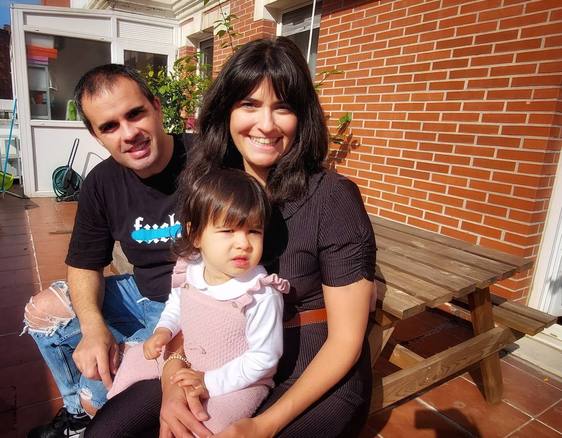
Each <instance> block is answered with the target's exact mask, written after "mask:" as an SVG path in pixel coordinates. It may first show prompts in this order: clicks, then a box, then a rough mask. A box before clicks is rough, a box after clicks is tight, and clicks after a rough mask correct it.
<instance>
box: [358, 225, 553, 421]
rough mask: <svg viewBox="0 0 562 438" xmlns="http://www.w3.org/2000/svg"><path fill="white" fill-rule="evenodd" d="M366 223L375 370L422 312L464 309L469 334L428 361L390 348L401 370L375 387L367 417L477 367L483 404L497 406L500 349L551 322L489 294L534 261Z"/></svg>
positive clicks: (404, 228)
mask: <svg viewBox="0 0 562 438" xmlns="http://www.w3.org/2000/svg"><path fill="white" fill-rule="evenodd" d="M371 222H372V225H373V229H374V231H375V238H376V243H377V248H378V251H377V271H376V280H375V283H376V285H377V293H378V301H377V310H376V312H374V313H373V314H372V320H373V327H372V329H371V331H370V334H369V342H370V344H371V355H372V362H373V365H374V364H375V361H376V359H377V358H378V356H379V355H380V353H381V351H382V349H383V348H384V347H385V345H386V344H387V342H388V341H389V339H390V337H391V335H392V332H393V330H394V328H395V326H396V324H397V323H398V322H399V321H401V320H404V319H407V318H409V317H411V316H413V315H416V314H418V313H420V312H423V311H425V310H426V309H427V308H436V307H440V306H441V307H442V306H443V305H446V304H447V303H452V304H454V305H455V306H461V307H463V306H464V307H465V308H466V309H467V310H468V312H469V313H468V312H467V314H468V315H469V318H468V319H470V320H471V322H472V326H473V332H474V337H472V338H470V339H469V340H466V341H464V342H462V343H460V344H458V345H456V346H454V347H451V348H449V349H447V350H445V351H443V352H440V353H438V354H436V355H434V356H432V357H429V358H423V357H421V356H419V355H417V354H416V353H414V352H412V351H410V350H408V349H407V348H405V347H403V346H401V345H399V344H396V345H395V347H394V350H393V352H392V354H391V356H390V361H391V362H392V363H394V364H395V365H398V366H399V367H400V368H402V369H401V370H400V371H397V372H395V373H393V374H391V375H389V376H386V377H384V378H382V381H381V380H380V379H379V380H378V381H375V382H374V387H373V400H372V403H371V412H374V411H377V410H379V409H382V408H384V407H386V406H388V405H390V404H392V403H394V402H397V401H399V400H402V399H404V398H406V397H409V396H411V395H413V394H415V393H417V392H418V391H420V390H422V389H425V388H427V387H429V386H431V385H432V384H434V383H436V382H438V381H440V380H444V379H446V378H448V377H450V376H453V375H456V374H458V373H459V372H461V371H463V370H465V369H467V368H469V367H471V366H472V365H475V364H477V363H478V364H479V368H480V371H481V373H482V386H483V392H484V396H485V398H486V399H487V400H488V401H489V402H491V403H496V402H499V401H500V399H501V395H502V376H501V369H500V362H499V351H500V350H501V349H502V348H504V347H505V346H507V345H508V344H510V343H512V342H514V341H515V339H516V338H517V337H521V336H523V335H524V334H525V333H527V334H535V333H538V332H539V331H540V330H542V329H543V328H544V327H547V326H549V325H551V324H553V323H554V322H555V321H556V318H555V317H553V316H551V315H548V314H545V313H543V312H539V311H537V310H535V309H531V308H529V307H526V306H524V305H521V304H517V303H513V302H510V301H507V300H504V299H501V298H499V297H495V296H493V295H492V294H490V286H491V285H492V284H494V283H496V282H497V281H500V280H503V279H505V278H509V277H511V276H513V275H514V274H516V273H517V272H521V271H524V270H527V269H529V268H530V267H531V266H532V261H530V260H528V259H525V258H521V257H516V256H513V255H510V254H506V253H503V252H500V251H496V250H493V249H489V248H484V247H481V246H477V245H472V244H470V243H467V242H464V241H461V240H458V239H454V238H451V237H447V236H443V235H439V234H436V233H431V232H428V231H425V230H421V229H417V228H414V227H411V226H408V225H405V224H401V223H397V222H393V221H389V220H387V219H383V218H379V217H377V218H375V217H372V218H371ZM496 323H498V324H499V325H498V326H496ZM500 324H501V325H500Z"/></svg>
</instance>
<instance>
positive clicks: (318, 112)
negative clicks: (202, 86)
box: [181, 37, 328, 203]
mask: <svg viewBox="0 0 562 438" xmlns="http://www.w3.org/2000/svg"><path fill="white" fill-rule="evenodd" d="M264 80H267V81H269V82H270V83H271V85H272V87H273V90H274V91H275V94H276V96H277V98H278V99H279V100H280V101H282V102H284V103H285V104H287V105H288V106H289V108H290V110H291V111H292V112H293V113H294V114H295V115H296V117H297V123H298V124H297V131H296V135H295V138H294V141H293V144H292V146H291V148H290V149H289V150H288V151H287V152H286V153H285V154H284V155H283V156H282V157H281V158H280V159H279V161H278V162H277V163H276V164H275V165H274V166H273V167H272V168H271V169H270V171H269V174H268V179H267V184H266V190H267V192H268V194H269V196H270V199H271V201H272V202H274V203H283V202H286V201H289V200H292V199H297V198H299V197H301V196H302V195H303V194H304V192H305V191H306V187H307V181H308V177H309V176H310V175H312V174H313V173H316V172H318V171H319V170H320V169H321V168H322V162H323V160H324V158H325V157H326V154H327V152H328V130H327V128H326V123H325V120H324V113H323V111H322V108H321V106H320V102H319V100H318V95H317V94H316V90H315V89H314V85H313V83H312V79H311V77H310V72H309V70H308V65H307V63H306V61H305V59H304V58H303V56H302V54H301V52H300V50H299V48H298V47H297V46H296V45H295V44H294V43H293V42H292V41H291V40H289V39H287V38H283V37H279V38H275V39H260V40H255V41H251V42H249V43H247V44H245V45H243V46H242V47H240V48H239V49H238V50H237V51H236V52H235V53H234V54H233V55H232V57H231V58H230V59H229V60H228V61H227V63H226V65H225V66H224V67H223V68H222V70H221V72H220V73H219V75H218V77H217V78H216V79H215V81H214V82H213V84H212V86H211V88H210V89H209V90H208V91H207V93H206V94H205V97H204V99H203V105H202V109H201V112H200V115H199V120H198V129H197V131H198V136H197V139H196V141H195V144H194V148H193V149H192V150H193V154H192V156H191V157H190V160H189V162H188V165H187V168H186V169H185V171H184V173H183V175H182V178H181V180H182V183H181V185H184V186H187V187H191V186H192V185H193V181H194V180H195V179H197V178H199V177H200V175H202V174H204V173H205V172H208V171H209V170H210V169H212V168H214V167H230V168H243V164H242V157H241V155H240V153H239V152H238V150H237V149H236V146H235V145H234V143H233V141H232V138H231V135H230V113H231V111H232V108H233V107H234V105H235V104H236V103H237V102H240V101H241V100H243V99H245V98H246V97H248V96H249V95H250V94H251V93H252V92H253V91H254V90H255V89H256V88H257V87H258V86H259V85H260V84H261V83H262V82H263V81H264Z"/></svg>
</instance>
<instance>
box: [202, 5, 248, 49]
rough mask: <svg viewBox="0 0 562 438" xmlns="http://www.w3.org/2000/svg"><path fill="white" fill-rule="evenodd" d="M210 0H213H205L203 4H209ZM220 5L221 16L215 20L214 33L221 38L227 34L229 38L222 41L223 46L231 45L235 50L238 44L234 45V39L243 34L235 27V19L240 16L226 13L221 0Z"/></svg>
mask: <svg viewBox="0 0 562 438" xmlns="http://www.w3.org/2000/svg"><path fill="white" fill-rule="evenodd" d="M210 1H211V0H203V6H207V4H208V3H209V2H210ZM218 5H219V13H220V16H221V18H219V19H218V20H216V21H215V22H214V25H213V28H214V33H215V35H216V36H217V37H218V38H219V39H221V40H222V39H223V38H224V37H225V36H226V37H227V38H228V39H227V40H226V41H221V43H220V45H221V47H222V48H223V49H224V48H226V47H230V49H231V50H232V52H235V51H236V49H237V48H238V46H237V45H236V46H235V45H234V39H235V38H237V37H239V36H241V34H240V33H239V32H236V30H235V29H234V21H235V20H238V16H237V15H235V14H227V13H225V12H224V11H223V9H222V1H219V3H218Z"/></svg>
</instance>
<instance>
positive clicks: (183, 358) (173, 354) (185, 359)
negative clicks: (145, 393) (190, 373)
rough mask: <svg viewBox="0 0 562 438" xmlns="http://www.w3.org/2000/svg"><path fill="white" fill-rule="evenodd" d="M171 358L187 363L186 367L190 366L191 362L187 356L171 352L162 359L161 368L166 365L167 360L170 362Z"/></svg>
mask: <svg viewBox="0 0 562 438" xmlns="http://www.w3.org/2000/svg"><path fill="white" fill-rule="evenodd" d="M171 360H181V361H182V362H183V363H185V364H186V365H187V368H191V362H190V361H188V360H187V357H185V356H184V355H183V354H179V353H172V354H170V355H169V356H168V358H167V359H166V360H165V361H164V364H163V365H162V369H163V368H164V367H165V366H166V364H167V363H168V362H170V361H171Z"/></svg>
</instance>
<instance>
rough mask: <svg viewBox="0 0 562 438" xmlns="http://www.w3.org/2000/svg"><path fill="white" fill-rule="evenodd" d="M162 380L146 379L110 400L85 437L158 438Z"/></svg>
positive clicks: (90, 425)
mask: <svg viewBox="0 0 562 438" xmlns="http://www.w3.org/2000/svg"><path fill="white" fill-rule="evenodd" d="M161 401H162V389H161V386H160V380H158V379H155V380H143V381H141V382H137V383H135V384H134V385H132V386H130V387H129V388H128V389H127V391H125V392H122V393H120V394H118V395H117V396H115V397H113V398H112V399H111V400H109V401H108V402H107V403H106V404H105V405H104V406H103V408H102V409H100V410H99V411H98V413H97V414H96V416H95V417H94V418H93V419H92V421H91V422H90V424H89V425H88V427H87V429H86V432H85V434H84V437H85V438H158V432H159V428H160V423H159V419H160V405H161Z"/></svg>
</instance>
